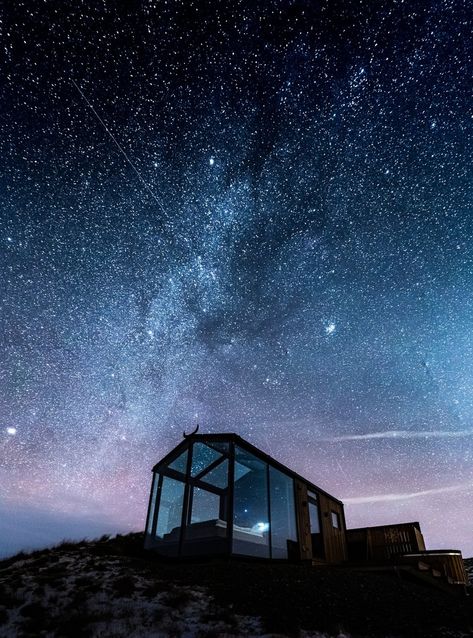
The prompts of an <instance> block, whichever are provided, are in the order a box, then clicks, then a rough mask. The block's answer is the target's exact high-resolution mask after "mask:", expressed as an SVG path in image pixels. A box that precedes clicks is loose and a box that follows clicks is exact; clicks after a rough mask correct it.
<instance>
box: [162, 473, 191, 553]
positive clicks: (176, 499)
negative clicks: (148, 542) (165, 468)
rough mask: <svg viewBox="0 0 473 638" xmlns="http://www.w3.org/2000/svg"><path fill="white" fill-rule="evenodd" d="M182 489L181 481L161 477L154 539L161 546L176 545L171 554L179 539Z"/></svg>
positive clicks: (174, 551)
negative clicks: (161, 482)
mask: <svg viewBox="0 0 473 638" xmlns="http://www.w3.org/2000/svg"><path fill="white" fill-rule="evenodd" d="M184 487H185V486H184V483H183V482H182V481H176V480H175V479H172V478H169V477H168V476H163V484H162V487H161V494H160V498H159V511H158V520H157V523H156V539H157V540H158V541H160V545H161V546H164V545H166V544H167V545H168V546H169V545H174V544H176V547H175V549H173V550H172V553H177V545H178V544H179V539H180V532H181V521H182V507H183V503H184Z"/></svg>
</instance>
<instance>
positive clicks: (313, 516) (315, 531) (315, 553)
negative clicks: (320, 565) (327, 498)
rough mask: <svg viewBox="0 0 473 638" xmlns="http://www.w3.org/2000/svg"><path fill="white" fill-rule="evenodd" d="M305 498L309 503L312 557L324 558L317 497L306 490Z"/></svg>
mask: <svg viewBox="0 0 473 638" xmlns="http://www.w3.org/2000/svg"><path fill="white" fill-rule="evenodd" d="M307 500H308V503H309V519H310V536H311V539H312V557H313V558H322V559H323V558H324V557H325V548H324V539H323V536H322V526H321V524H320V510H319V502H318V497H317V494H316V493H315V492H310V491H308V492H307Z"/></svg>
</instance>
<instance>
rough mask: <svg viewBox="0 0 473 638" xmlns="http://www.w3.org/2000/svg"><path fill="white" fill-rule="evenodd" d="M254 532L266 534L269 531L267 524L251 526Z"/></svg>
mask: <svg viewBox="0 0 473 638" xmlns="http://www.w3.org/2000/svg"><path fill="white" fill-rule="evenodd" d="M253 529H254V530H255V532H267V531H268V530H269V523H256V525H253Z"/></svg>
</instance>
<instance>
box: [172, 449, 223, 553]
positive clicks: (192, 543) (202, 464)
mask: <svg viewBox="0 0 473 638" xmlns="http://www.w3.org/2000/svg"><path fill="white" fill-rule="evenodd" d="M228 469H229V463H228V444H225V445H220V446H215V447H214V446H213V445H212V443H211V442H210V443H209V444H207V443H203V442H200V441H199V442H197V443H194V445H193V447H192V461H191V474H190V477H189V478H188V482H189V511H188V515H187V517H186V518H187V520H186V528H185V530H184V545H183V552H184V554H186V555H191V554H192V555H196V554H221V553H226V552H228V542H227V540H226V539H227V534H228V530H227V512H228V498H229V496H228V495H229V489H228Z"/></svg>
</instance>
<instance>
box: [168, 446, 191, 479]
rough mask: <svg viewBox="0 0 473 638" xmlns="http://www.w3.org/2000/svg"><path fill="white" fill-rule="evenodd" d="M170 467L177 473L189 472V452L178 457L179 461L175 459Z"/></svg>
mask: <svg viewBox="0 0 473 638" xmlns="http://www.w3.org/2000/svg"><path fill="white" fill-rule="evenodd" d="M168 467H169V468H171V470H176V472H181V473H182V474H185V473H186V470H187V450H186V451H185V452H183V453H182V454H181V455H180V456H178V457H177V459H174V461H173V462H172V463H170V464H169V465H168Z"/></svg>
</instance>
